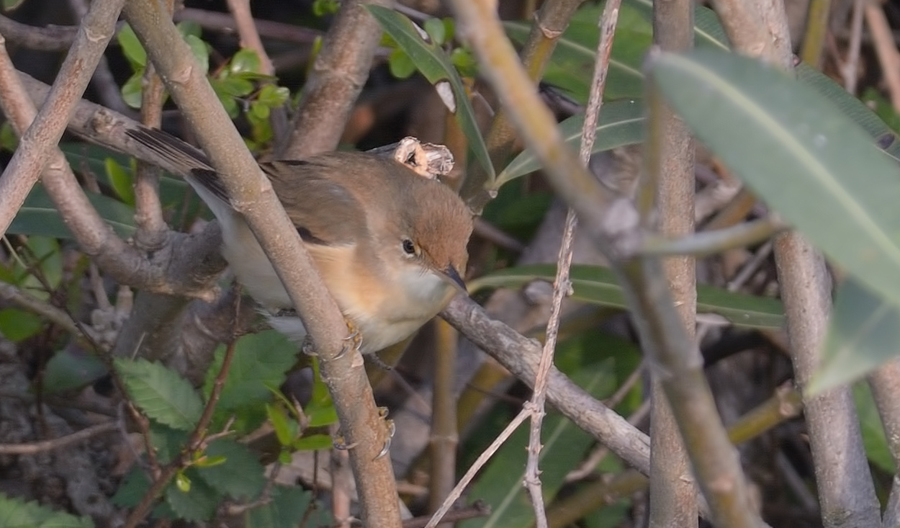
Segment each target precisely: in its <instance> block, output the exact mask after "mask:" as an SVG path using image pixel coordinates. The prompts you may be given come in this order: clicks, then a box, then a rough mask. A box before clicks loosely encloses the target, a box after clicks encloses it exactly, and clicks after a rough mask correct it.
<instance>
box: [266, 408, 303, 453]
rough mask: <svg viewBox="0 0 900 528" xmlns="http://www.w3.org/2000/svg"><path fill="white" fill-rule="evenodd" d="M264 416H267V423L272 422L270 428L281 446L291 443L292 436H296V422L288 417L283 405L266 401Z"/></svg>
mask: <svg viewBox="0 0 900 528" xmlns="http://www.w3.org/2000/svg"><path fill="white" fill-rule="evenodd" d="M266 416H267V417H268V418H269V423H271V424H272V429H274V430H275V438H277V439H278V443H279V444H280V445H281V446H282V447H285V446H289V445H291V442H293V441H294V437H296V436H297V422H295V421H293V420H291V419H290V418H288V415H287V413H286V412H284V407H282V406H281V405H280V404H268V403H267V404H266Z"/></svg>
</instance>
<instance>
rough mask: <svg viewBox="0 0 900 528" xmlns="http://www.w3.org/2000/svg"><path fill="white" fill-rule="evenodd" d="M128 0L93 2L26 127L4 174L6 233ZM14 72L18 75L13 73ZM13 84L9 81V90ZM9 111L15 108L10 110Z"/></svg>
mask: <svg viewBox="0 0 900 528" xmlns="http://www.w3.org/2000/svg"><path fill="white" fill-rule="evenodd" d="M124 2H125V0H112V1H110V2H101V3H96V4H92V5H91V9H90V11H89V12H88V13H87V14H86V15H85V16H84V18H83V20H82V30H81V31H79V32H78V35H77V36H76V37H75V41H74V42H73V44H72V48H71V50H70V51H69V53H68V55H66V59H65V61H64V62H63V65H62V67H61V68H60V71H59V74H58V76H57V77H56V82H55V83H54V85H53V89H52V90H51V91H50V94H49V95H48V96H47V101H46V102H45V103H44V106H43V107H42V108H41V110H40V111H39V112H38V113H37V115H36V116H35V117H34V118H33V119H30V120H28V122H31V123H32V124H31V125H30V126H29V127H28V130H24V131H22V132H23V133H22V134H21V136H20V137H21V139H20V141H19V146H18V147H17V148H16V151H15V153H13V157H12V159H11V160H10V161H9V164H8V165H7V166H6V169H5V170H4V171H3V176H2V178H0V236H2V235H4V234H5V233H6V229H7V228H8V227H9V224H10V222H12V219H13V217H14V216H15V214H16V213H17V212H18V211H19V208H20V207H22V203H23V202H24V201H25V196H26V195H27V194H28V192H29V191H30V190H31V187H32V186H33V185H34V183H35V182H36V181H37V179H38V177H39V176H40V174H41V171H42V170H43V168H44V166H45V164H46V163H47V162H48V161H49V160H50V158H51V153H52V152H53V150H54V149H55V148H56V144H57V143H58V142H59V138H61V137H62V134H63V132H64V131H65V129H66V123H67V122H68V121H69V116H70V115H71V114H72V112H73V111H74V109H75V105H76V103H77V102H78V100H79V99H80V98H81V94H83V93H84V90H85V88H86V87H87V84H88V82H89V81H90V79H91V74H92V73H93V71H94V68H96V66H97V64H98V62H99V61H100V59H101V58H102V57H103V51H104V50H105V49H106V44H107V43H108V42H109V40H110V39H111V38H112V36H113V33H115V27H116V19H117V18H118V17H119V12H120V11H121V10H122V5H123V4H124ZM5 43H6V41H5V39H3V36H2V35H0V47H2V49H0V53H2V56H3V57H2V60H0V62H3V65H2V67H3V73H2V74H0V77H3V78H6V79H7V82H6V83H4V84H5V85H9V84H10V83H14V82H15V81H14V79H15V77H16V76H15V74H14V73H12V72H13V69H12V63H11V61H10V60H9V57H8V56H7V54H6V48H5ZM10 77H12V79H10ZM8 89H9V87H8V86H7V87H6V90H8ZM9 97H10V94H9V93H6V91H5V90H4V92H0V99H3V101H6V103H4V104H7V105H8V104H9V102H8V98H9ZM7 115H9V114H7Z"/></svg>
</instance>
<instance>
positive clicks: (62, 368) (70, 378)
mask: <svg viewBox="0 0 900 528" xmlns="http://www.w3.org/2000/svg"><path fill="white" fill-rule="evenodd" d="M106 373H107V369H106V365H105V364H104V363H103V362H102V361H100V359H99V358H98V357H97V356H94V355H92V354H88V353H86V352H83V351H80V350H76V351H73V350H72V349H69V348H66V349H64V350H60V351H59V352H57V353H56V354H53V357H52V358H50V361H48V362H47V366H46V367H45V368H44V390H45V391H47V392H48V393H51V394H52V393H57V392H63V391H68V390H72V389H77V388H81V387H86V386H87V385H90V384H91V383H93V382H95V381H97V380H98V379H99V378H100V377H102V376H104V375H105V374H106Z"/></svg>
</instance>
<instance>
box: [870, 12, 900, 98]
mask: <svg viewBox="0 0 900 528" xmlns="http://www.w3.org/2000/svg"><path fill="white" fill-rule="evenodd" d="M863 12H864V13H865V17H866V23H867V24H868V25H869V32H870V33H871V35H872V40H873V41H874V42H875V52H876V53H877V54H878V61H879V62H881V74H882V75H884V82H885V84H887V88H888V93H889V94H890V96H891V105H893V107H894V111H896V112H900V51H897V44H896V43H895V42H894V35H893V34H892V33H891V26H890V25H889V24H888V21H887V16H885V14H884V8H883V7H882V5H881V2H875V1H865V4H864V6H863Z"/></svg>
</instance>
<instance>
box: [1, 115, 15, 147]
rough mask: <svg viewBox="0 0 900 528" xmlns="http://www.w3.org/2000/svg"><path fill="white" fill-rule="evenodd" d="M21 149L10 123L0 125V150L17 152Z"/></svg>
mask: <svg viewBox="0 0 900 528" xmlns="http://www.w3.org/2000/svg"><path fill="white" fill-rule="evenodd" d="M18 147H19V138H18V137H17V136H16V131H15V129H13V127H12V124H10V122H9V121H6V122H4V123H3V124H2V125H0V149H5V150H7V151H9V152H15V150H16V149H17V148H18Z"/></svg>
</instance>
